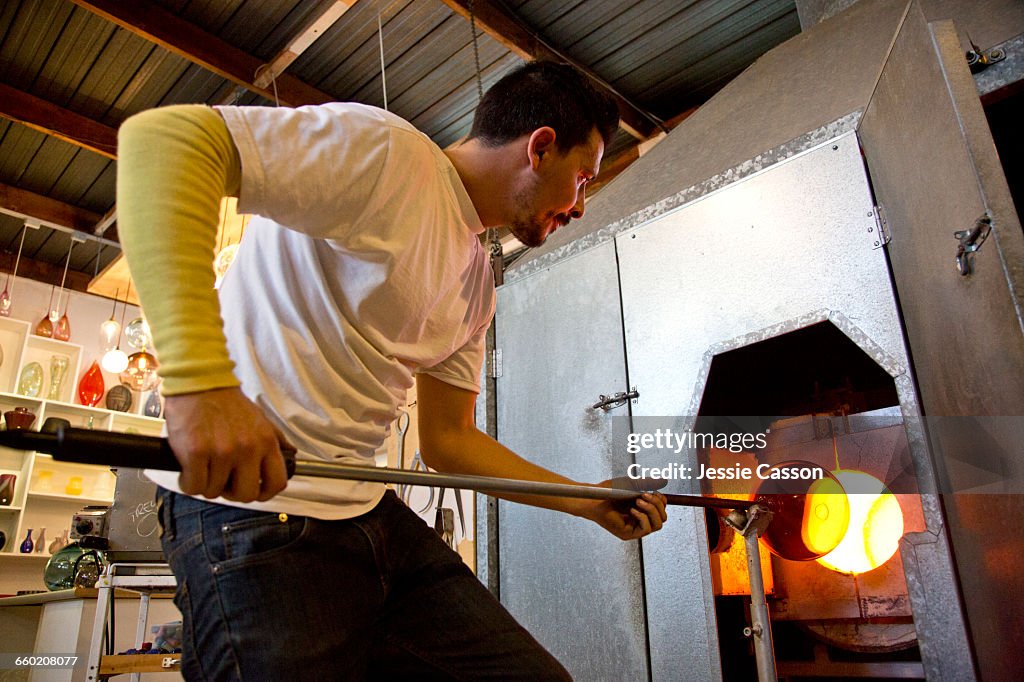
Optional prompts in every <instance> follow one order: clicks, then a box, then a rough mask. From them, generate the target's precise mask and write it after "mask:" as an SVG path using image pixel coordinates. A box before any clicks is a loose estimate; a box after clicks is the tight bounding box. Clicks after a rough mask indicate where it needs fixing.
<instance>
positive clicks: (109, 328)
mask: <svg viewBox="0 0 1024 682" xmlns="http://www.w3.org/2000/svg"><path fill="white" fill-rule="evenodd" d="M120 338H121V323H119V322H118V321H117V320H115V319H114V318H113V316H111V318H110V319H109V320H107V321H105V322H104V323H103V324H101V325H100V348H102V349H103V352H104V353H105V352H107V351H108V350H113V349H114V348H116V347H117V341H118V339H120Z"/></svg>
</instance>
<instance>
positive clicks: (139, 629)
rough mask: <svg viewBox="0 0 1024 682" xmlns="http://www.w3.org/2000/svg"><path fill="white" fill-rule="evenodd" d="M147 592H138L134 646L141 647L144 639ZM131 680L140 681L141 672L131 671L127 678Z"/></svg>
mask: <svg viewBox="0 0 1024 682" xmlns="http://www.w3.org/2000/svg"><path fill="white" fill-rule="evenodd" d="M149 599H150V596H149V592H142V593H141V594H139V622H138V624H137V625H136V626H135V647H136V648H142V643H143V642H145V641H146V625H147V623H148V622H149ZM128 679H129V680H130V681H131V682H141V680H142V673H132V674H131V675H130V676H129V678H128Z"/></svg>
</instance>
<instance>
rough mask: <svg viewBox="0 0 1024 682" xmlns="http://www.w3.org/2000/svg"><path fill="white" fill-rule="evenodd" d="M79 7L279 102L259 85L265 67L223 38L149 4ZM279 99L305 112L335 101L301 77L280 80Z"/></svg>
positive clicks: (84, 1) (106, 0)
mask: <svg viewBox="0 0 1024 682" xmlns="http://www.w3.org/2000/svg"><path fill="white" fill-rule="evenodd" d="M71 2H73V3H75V4H76V5H78V6H79V7H82V8H83V9H86V10H88V11H90V12H92V13H93V14H96V15H98V16H100V17H103V18H104V19H106V20H107V21H111V22H113V23H115V24H117V25H118V26H120V27H121V28H123V29H125V30H127V31H130V32H131V33H134V34H135V35H137V36H141V37H142V38H145V39H146V40H149V41H151V42H154V43H156V44H157V45H160V46H161V47H163V48H164V49H166V50H169V51H171V52H173V53H174V54H176V55H178V56H180V57H184V58H185V59H187V60H189V61H191V62H193V63H195V64H198V65H199V66H202V67H203V68H205V69H208V70H210V71H212V72H214V73H216V74H217V75H219V76H222V77H223V78H226V79H228V80H230V81H231V82H233V83H235V84H237V85H240V86H242V87H244V88H246V89H247V90H251V91H252V92H255V93H258V94H260V95H262V96H263V97H266V98H267V99H269V100H274V99H275V90H274V86H273V84H268V85H267V86H263V87H261V86H259V85H257V84H256V78H257V72H258V71H259V70H260V67H262V66H263V61H262V60H260V59H258V58H256V57H254V56H252V55H251V54H249V53H247V52H245V51H244V50H240V49H238V48H237V47H235V46H234V45H230V44H228V43H226V42H225V41H223V40H221V39H220V38H218V37H217V36H215V35H213V34H211V33H208V32H206V31H204V30H203V29H201V28H199V27H198V26H196V25H195V24H192V23H190V22H188V21H185V20H184V19H182V18H181V17H179V16H178V15H176V14H173V13H171V12H169V11H167V10H165V9H164V8H163V7H160V6H159V5H156V4H154V3H152V2H149V1H148V0H132V1H131V2H123V1H120V0H71ZM276 85H277V88H276V96H277V99H278V100H280V102H281V103H282V104H287V105H290V106H301V105H303V104H321V103H323V102H331V101H334V99H335V98H334V97H332V96H331V95H329V94H327V93H326V92H322V91H321V90H318V89H317V88H315V87H313V86H312V85H309V84H307V83H304V82H303V81H301V80H299V79H298V78H296V77H295V76H291V75H288V74H281V75H280V76H278V77H277V78H276Z"/></svg>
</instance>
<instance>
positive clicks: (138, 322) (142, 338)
mask: <svg viewBox="0 0 1024 682" xmlns="http://www.w3.org/2000/svg"><path fill="white" fill-rule="evenodd" d="M124 338H125V339H126V340H127V341H128V345H129V346H131V347H132V348H135V349H137V350H145V349H146V347H147V346H148V345H149V338H150V334H149V323H148V322H146V320H145V319H144V318H142V317H136V318H135V319H134V320H132V321H131V322H129V323H128V324H126V325H125V327H124Z"/></svg>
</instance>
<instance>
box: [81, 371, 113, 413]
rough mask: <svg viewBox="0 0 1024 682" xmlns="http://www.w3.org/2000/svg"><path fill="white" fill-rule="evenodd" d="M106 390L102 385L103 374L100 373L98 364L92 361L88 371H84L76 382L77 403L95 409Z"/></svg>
mask: <svg viewBox="0 0 1024 682" xmlns="http://www.w3.org/2000/svg"><path fill="white" fill-rule="evenodd" d="M106 388H107V387H106V386H105V385H104V384H103V372H102V371H100V366H99V363H97V362H96V361H95V360H93V361H92V364H91V365H89V369H87V370H86V371H85V374H83V375H82V378H81V379H80V380H79V382H78V402H80V403H82V404H83V405H88V406H89V407H95V406H96V405H97V404H98V403H99V402H100V400H101V399H102V398H103V392H104V391H105V390H106Z"/></svg>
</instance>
